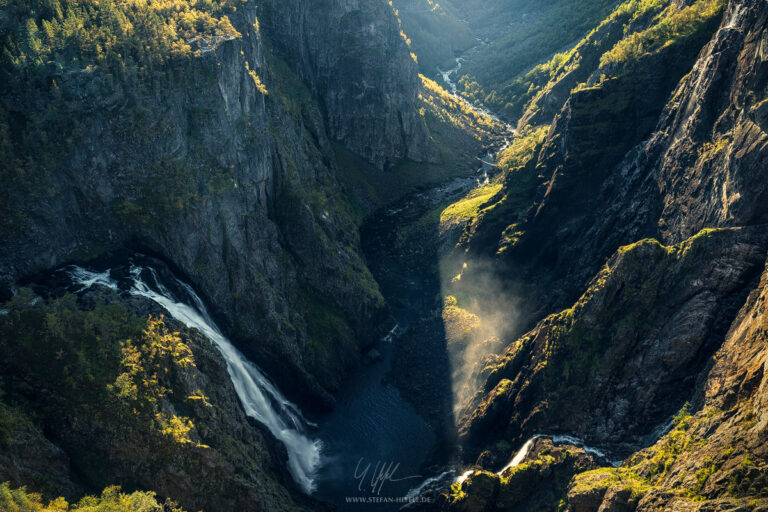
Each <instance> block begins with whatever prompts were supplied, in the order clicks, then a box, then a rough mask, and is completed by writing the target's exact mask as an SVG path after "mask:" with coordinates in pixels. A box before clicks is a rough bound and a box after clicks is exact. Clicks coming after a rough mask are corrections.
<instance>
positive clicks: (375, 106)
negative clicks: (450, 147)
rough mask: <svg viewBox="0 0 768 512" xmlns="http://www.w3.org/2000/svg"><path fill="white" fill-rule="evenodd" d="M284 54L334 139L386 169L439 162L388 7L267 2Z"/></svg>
mask: <svg viewBox="0 0 768 512" xmlns="http://www.w3.org/2000/svg"><path fill="white" fill-rule="evenodd" d="M260 8H261V9H262V11H261V12H262V13H263V14H262V15H261V19H262V21H263V23H264V25H263V26H264V28H265V30H266V32H267V33H268V34H269V35H270V37H271V40H272V41H274V44H275V46H276V48H277V50H278V53H279V54H280V55H281V56H282V57H283V58H284V59H285V60H286V61H287V62H290V63H291V67H292V68H293V70H294V71H295V72H296V73H297V74H298V75H299V76H300V77H301V79H302V80H303V81H304V82H305V83H306V85H307V87H308V88H309V89H310V91H312V93H313V94H314V95H315V96H316V97H317V98H318V100H319V102H320V105H321V110H322V113H323V118H324V121H325V124H326V127H327V129H328V133H329V136H330V137H331V138H332V139H333V140H336V141H339V142H341V143H342V144H344V146H345V147H346V148H347V149H349V150H350V151H352V152H353V153H355V154H357V155H360V156H362V157H363V158H365V159H366V160H368V161H370V162H371V163H373V164H374V165H375V166H377V167H378V168H380V169H384V168H388V167H391V166H392V165H394V164H395V163H397V162H398V161H400V160H401V159H403V158H409V159H411V160H415V161H428V160H434V159H436V158H437V152H436V149H435V148H434V146H433V145H432V144H431V142H430V140H429V132H428V131H427V127H426V125H425V124H424V121H423V119H422V118H421V116H419V113H418V101H417V98H418V91H419V89H420V87H421V84H420V82H419V78H418V76H417V73H416V62H415V61H414V59H413V58H411V54H410V51H409V49H408V47H407V45H406V44H405V40H404V38H403V36H401V34H400V28H399V25H398V21H397V18H396V17H395V15H394V12H393V11H392V8H391V7H390V6H389V5H387V3H386V2H380V1H376V0H356V1H352V2H342V1H323V2H312V3H307V2H300V1H288V2H285V1H267V2H264V3H263V4H262V5H261V6H260Z"/></svg>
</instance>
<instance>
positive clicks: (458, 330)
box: [443, 295, 480, 344]
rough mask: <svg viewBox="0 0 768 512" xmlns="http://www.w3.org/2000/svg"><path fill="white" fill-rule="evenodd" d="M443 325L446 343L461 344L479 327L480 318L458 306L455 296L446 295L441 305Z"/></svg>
mask: <svg viewBox="0 0 768 512" xmlns="http://www.w3.org/2000/svg"><path fill="white" fill-rule="evenodd" d="M443 325H444V326H445V338H446V340H448V343H449V344H462V343H466V341H467V340H468V339H469V338H470V337H471V336H472V334H473V333H474V332H475V331H477V330H478V329H479V328H480V318H479V317H478V316H477V315H475V314H473V313H470V312H469V311H467V310H466V309H462V308H461V307H459V305H458V301H457V300H456V297H453V296H451V295H448V296H447V297H445V301H444V305H443Z"/></svg>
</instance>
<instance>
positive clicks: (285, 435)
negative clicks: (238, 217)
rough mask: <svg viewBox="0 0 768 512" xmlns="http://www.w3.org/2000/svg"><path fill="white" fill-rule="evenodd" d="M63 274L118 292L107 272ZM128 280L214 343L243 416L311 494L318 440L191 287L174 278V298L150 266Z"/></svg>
mask: <svg viewBox="0 0 768 512" xmlns="http://www.w3.org/2000/svg"><path fill="white" fill-rule="evenodd" d="M67 273H68V274H69V276H70V277H71V278H72V280H73V281H74V282H75V283H77V284H78V285H80V286H81V288H80V290H81V291H82V290H85V289H87V288H90V287H92V286H95V285H101V286H106V287H108V288H111V289H113V290H119V289H121V286H119V284H118V282H117V281H116V280H115V279H113V278H112V276H111V273H110V271H109V270H106V271H104V272H93V271H90V270H86V269H84V268H81V267H77V266H72V267H68V268H67ZM130 276H131V277H130V279H129V282H128V283H127V284H128V287H127V290H126V291H127V292H128V293H130V294H132V295H136V296H140V297H145V298H147V299H149V300H152V301H154V302H155V303H157V304H159V305H160V306H162V307H163V308H164V309H165V310H166V311H167V312H168V314H170V316H171V317H173V318H174V319H175V320H177V321H179V322H181V323H183V324H184V325H186V326H187V327H190V328H194V329H197V330H198V331H200V332H201V333H202V334H204V335H205V336H206V337H207V338H208V339H209V340H210V341H211V342H212V343H213V344H214V345H216V347H217V348H218V349H219V351H220V352H221V355H222V356H223V357H224V360H225V361H226V362H227V369H228V371H229V375H230V377H231V378H232V383H233V384H234V387H235V391H236V392H237V396H238V397H239V398H240V402H241V403H242V405H243V409H244V410H245V413H246V414H247V415H248V416H250V417H252V418H255V419H256V420H258V421H259V422H261V423H263V424H264V425H265V426H266V427H267V428H268V429H269V431H270V432H272V434H273V435H274V436H275V437H276V438H277V439H279V440H280V441H282V442H283V444H285V447H286V448H287V451H288V468H289V470H290V471H291V474H292V475H293V477H294V479H295V480H296V482H297V483H298V484H299V485H300V486H301V488H302V489H303V490H304V491H305V492H307V493H311V492H312V491H313V490H314V487H315V484H314V481H313V479H314V474H315V472H316V470H317V468H318V466H319V464H320V442H319V441H316V440H313V439H311V438H309V437H308V436H307V435H306V433H305V431H306V426H307V425H308V422H307V421H306V420H305V419H304V417H303V416H302V415H301V412H300V411H299V409H298V408H297V407H296V406H295V405H294V404H292V403H291V402H289V401H288V400H287V399H286V398H285V397H284V396H283V395H282V394H281V393H280V391H278V389H277V388H275V386H274V385H273V384H272V383H271V382H270V381H269V380H268V379H267V378H266V376H265V375H264V374H263V373H262V372H261V370H259V369H258V368H257V367H256V365H254V364H253V363H252V362H250V361H248V360H247V359H246V358H245V356H243V354H242V353H241V352H240V351H239V350H237V349H236V348H235V347H234V345H232V343H231V342H230V341H229V340H228V339H227V338H226V337H225V336H224V335H223V334H222V333H221V331H220V330H219V328H218V327H217V326H216V324H215V323H214V322H213V320H212V319H211V317H210V315H209V314H208V311H207V309H206V307H205V305H204V304H203V301H202V300H200V297H198V295H197V294H196V293H195V292H194V290H193V289H192V288H191V287H190V286H189V285H187V284H186V283H183V282H181V281H179V280H177V281H178V283H177V284H178V285H179V287H180V289H181V290H183V292H184V294H186V295H187V297H184V298H181V297H176V296H174V294H173V293H171V292H170V291H169V290H168V288H167V287H166V286H164V285H163V283H162V282H161V280H160V278H159V276H158V274H157V272H155V270H154V269H153V268H151V267H140V266H136V265H131V268H130ZM188 302H189V303H188Z"/></svg>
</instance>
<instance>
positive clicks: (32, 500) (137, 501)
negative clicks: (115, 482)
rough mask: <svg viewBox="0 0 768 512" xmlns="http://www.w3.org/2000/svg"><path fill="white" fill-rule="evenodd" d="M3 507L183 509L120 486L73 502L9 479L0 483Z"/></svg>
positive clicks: (31, 510)
mask: <svg viewBox="0 0 768 512" xmlns="http://www.w3.org/2000/svg"><path fill="white" fill-rule="evenodd" d="M0 510H3V512H183V511H182V509H181V508H179V507H177V506H176V505H175V504H173V502H170V501H167V502H166V503H165V504H161V503H158V501H157V498H156V496H155V493H154V492H141V491H136V492H133V493H130V494H124V493H122V492H120V487H118V486H112V487H107V488H106V489H104V491H102V493H101V496H86V497H84V498H82V499H81V500H80V501H78V502H77V503H74V504H71V505H70V504H69V503H68V502H67V500H66V499H64V498H62V497H59V498H56V499H53V500H50V501H48V502H47V504H46V502H45V501H43V498H42V496H41V495H40V494H37V493H32V492H27V490H26V488H24V487H20V488H17V489H12V488H11V486H10V485H9V484H8V482H4V483H2V484H0Z"/></svg>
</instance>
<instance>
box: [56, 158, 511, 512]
mask: <svg viewBox="0 0 768 512" xmlns="http://www.w3.org/2000/svg"><path fill="white" fill-rule="evenodd" d="M499 147H500V144H496V146H495V149H489V150H488V152H487V153H486V154H484V155H483V156H482V158H480V160H481V161H482V162H483V163H480V162H478V164H477V167H478V168H474V169H467V172H466V176H465V177H462V178H455V179H453V180H451V181H449V182H447V183H443V184H440V185H437V186H434V187H432V188H429V189H427V190H422V191H419V192H415V193H413V194H410V195H408V196H406V197H405V198H403V199H401V200H399V201H397V202H396V203H395V204H391V205H388V206H386V207H385V208H382V209H381V210H379V211H377V212H374V213H373V214H371V215H370V216H369V218H368V219H367V221H366V222H365V223H364V225H363V226H362V228H361V242H362V246H363V250H364V253H365V256H366V260H367V262H368V265H369V267H370V269H371V272H372V273H373V275H374V277H375V278H376V280H377V282H378V284H379V286H380V289H381V291H382V294H383V295H384V297H385V299H386V301H387V303H388V305H389V309H390V313H391V317H392V326H391V330H390V331H389V333H388V334H386V336H383V337H382V339H381V340H379V341H378V342H377V343H376V344H375V346H374V347H373V350H371V351H369V352H368V354H367V355H366V363H365V364H363V365H361V366H360V367H358V368H357V369H356V370H354V371H353V372H352V373H351V374H350V375H349V376H348V378H347V379H346V381H345V382H344V384H343V386H342V388H341V391H340V392H339V393H338V395H337V397H336V398H337V404H336V407H335V408H334V409H333V411H331V412H330V413H326V414H324V415H319V416H315V417H311V418H305V417H304V415H303V414H302V411H300V410H299V408H298V407H297V406H296V405H295V404H293V403H292V402H291V401H290V400H288V399H287V398H286V397H285V396H283V395H282V394H281V392H280V390H279V389H277V387H276V386H275V385H274V384H273V383H272V381H271V380H270V379H269V372H270V370H271V369H269V368H264V369H260V368H258V367H257V366H256V365H255V364H253V363H252V362H251V361H248V360H247V358H246V357H245V356H244V355H243V354H242V353H241V352H240V351H239V350H238V349H237V348H236V347H235V345H234V344H233V343H232V342H231V341H230V340H229V339H228V338H227V337H226V334H225V333H224V332H223V331H222V330H220V329H219V327H218V326H217V325H216V323H215V321H214V319H213V318H212V317H211V315H210V314H209V313H208V309H207V307H206V305H205V304H204V302H203V301H202V300H201V299H200V297H199V296H198V294H197V293H196V292H195V290H194V289H193V288H192V287H191V286H190V285H188V284H187V283H185V282H183V281H182V280H180V279H179V278H178V277H176V276H174V275H173V273H172V272H171V271H170V270H169V269H168V268H167V267H166V266H165V265H164V264H162V263H161V262H158V261H157V260H153V259H152V258H148V257H145V256H143V255H140V254H132V255H126V254H123V255H121V256H120V257H117V258H114V259H111V260H109V261H97V262H92V263H91V264H89V265H87V266H82V267H81V266H68V267H65V268H62V269H59V271H58V272H56V273H55V274H56V275H57V276H58V277H57V279H67V280H68V281H69V285H68V288H69V290H70V291H73V292H77V293H80V292H84V291H86V290H88V289H91V288H94V287H106V288H109V289H111V290H113V291H116V292H119V293H121V294H125V295H130V296H132V297H137V298H141V299H144V300H147V301H150V302H152V303H154V305H155V307H158V306H159V307H160V308H162V309H163V310H164V311H165V312H167V314H168V315H170V316H171V317H173V318H174V319H175V320H177V321H179V322H181V323H182V324H184V325H186V326H187V327H189V328H194V329H197V330H198V331H200V332H201V333H202V334H203V335H205V336H206V337H207V338H208V339H209V340H210V341H211V342H212V343H213V344H214V345H215V346H216V347H217V348H218V350H219V352H220V353H221V354H222V357H223V358H224V360H225V362H226V365H227V369H228V372H229V375H230V377H231V379H232V382H233V385H234V388H235V391H236V393H237V395H238V398H239V400H240V403H241V405H242V406H243V409H244V411H245V413H246V414H247V415H248V416H250V417H252V418H253V419H255V420H257V421H259V422H260V423H262V424H263V425H265V426H266V427H267V429H268V430H269V431H270V432H271V433H272V434H273V435H274V437H275V438H276V439H277V440H278V441H279V442H281V443H282V444H283V445H284V446H285V448H286V451H287V454H288V460H287V461H286V462H287V466H288V469H289V471H290V473H291V475H292V476H293V478H294V480H295V481H296V483H297V485H298V487H299V488H300V489H302V490H303V491H304V492H306V493H308V494H312V495H313V496H314V497H316V498H318V499H320V500H323V501H327V502H329V503H331V504H333V505H334V506H336V507H337V508H338V510H342V511H343V510H359V509H360V507H361V504H362V503H366V504H367V505H373V509H375V510H397V509H399V508H401V507H402V506H403V505H404V504H406V503H408V502H411V501H414V500H415V501H418V499H419V498H418V496H417V495H418V491H420V490H421V489H423V488H424V486H425V483H435V482H437V481H438V480H442V481H448V480H449V479H450V480H453V479H454V478H455V477H456V476H458V475H456V474H455V471H454V470H453V469H452V468H453V467H454V466H455V462H456V461H455V460H453V458H454V456H455V420H454V417H453V397H452V394H451V393H452V385H451V384H452V383H451V378H450V376H451V368H450V361H449V359H448V354H447V349H446V340H445V334H444V328H443V324H442V318H441V316H440V311H441V307H442V300H441V295H440V280H439V272H438V259H439V255H438V249H437V246H438V245H439V244H438V242H439V240H438V235H437V232H438V226H437V225H435V226H434V230H433V231H434V233H433V234H432V235H430V237H427V238H425V239H423V240H420V241H419V243H418V244H416V246H408V247H402V246H400V244H398V240H397V238H398V231H399V230H400V229H402V228H404V227H407V226H408V225H410V224H413V223H415V222H417V221H419V220H420V219H421V218H422V217H423V216H424V214H425V213H426V212H428V211H430V210H433V209H435V208H439V207H446V206H448V205H449V204H450V203H452V202H454V201H456V200H458V199H460V198H461V197H462V196H464V195H465V194H466V193H467V192H468V191H469V190H471V189H472V188H474V187H476V186H478V185H483V184H485V183H487V181H488V178H489V173H493V172H495V168H494V166H493V165H492V162H494V161H495V158H496V153H497V152H498V151H499ZM155 266H156V267H157V269H156V268H155ZM372 328H373V326H372ZM366 509H368V508H366Z"/></svg>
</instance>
